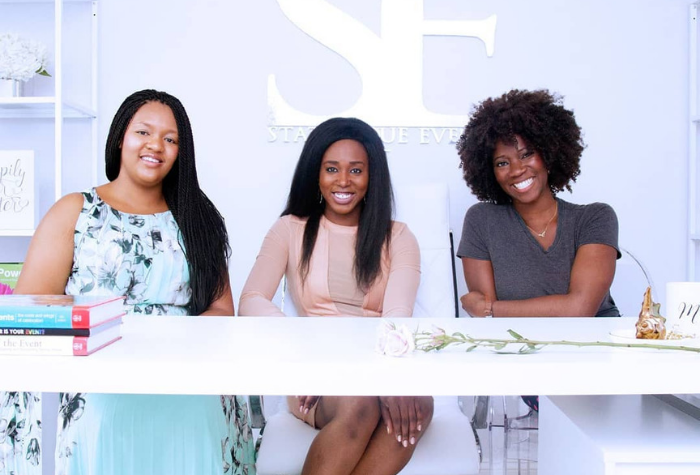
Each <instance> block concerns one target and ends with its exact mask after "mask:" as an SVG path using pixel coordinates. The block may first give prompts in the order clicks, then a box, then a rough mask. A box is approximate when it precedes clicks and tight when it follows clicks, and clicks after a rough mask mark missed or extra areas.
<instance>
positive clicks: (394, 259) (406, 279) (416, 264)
mask: <svg viewBox="0 0 700 475" xmlns="http://www.w3.org/2000/svg"><path fill="white" fill-rule="evenodd" d="M398 225H401V226H402V229H400V230H399V231H398V232H397V233H395V234H394V235H393V236H392V237H391V249H390V252H391V265H390V267H389V279H388V280H387V284H386V290H385V291H384V305H383V311H382V317H410V316H412V315H413V305H414V304H415V303H416V292H417V291H418V284H419V283H420V249H419V248H418V241H417V240H416V237H415V236H414V235H413V233H412V232H411V231H410V230H409V229H408V226H406V225H405V224H403V223H395V224H394V226H398Z"/></svg>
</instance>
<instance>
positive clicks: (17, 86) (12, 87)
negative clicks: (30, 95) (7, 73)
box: [0, 78, 24, 97]
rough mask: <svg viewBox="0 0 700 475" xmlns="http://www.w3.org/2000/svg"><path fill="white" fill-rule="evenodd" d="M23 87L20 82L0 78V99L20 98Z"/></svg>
mask: <svg viewBox="0 0 700 475" xmlns="http://www.w3.org/2000/svg"><path fill="white" fill-rule="evenodd" d="M23 86H24V83H23V82H22V81H18V80H16V79H4V78H0V97H22V88H23Z"/></svg>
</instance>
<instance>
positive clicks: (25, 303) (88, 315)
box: [0, 295, 124, 329]
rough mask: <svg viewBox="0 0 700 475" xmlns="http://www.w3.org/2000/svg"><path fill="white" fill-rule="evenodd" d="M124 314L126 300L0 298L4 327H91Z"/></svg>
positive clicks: (101, 298) (0, 325)
mask: <svg viewBox="0 0 700 475" xmlns="http://www.w3.org/2000/svg"><path fill="white" fill-rule="evenodd" d="M123 313H124V297H121V296H120V297H99V296H91V295H75V296H73V295H0V328H82V329H85V328H91V327H94V326H97V325H99V324H100V323H102V322H104V321H106V320H109V319H110V318H114V317H115V316H117V315H121V314H123Z"/></svg>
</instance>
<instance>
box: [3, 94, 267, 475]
mask: <svg viewBox="0 0 700 475" xmlns="http://www.w3.org/2000/svg"><path fill="white" fill-rule="evenodd" d="M105 162H106V174H107V178H108V179H109V180H110V182H109V183H107V184H104V185H102V186H98V187H96V188H92V189H90V190H87V191H85V192H83V193H73V194H69V195H67V196H65V197H63V198H62V199H61V200H59V201H58V202H57V203H56V204H55V205H54V206H53V207H52V208H51V210H49V212H48V213H47V214H46V216H45V217H44V219H43V220H42V221H41V223H40V225H39V227H38V229H37V231H36V233H35V235H34V237H33V239H32V242H31V245H30V247H29V252H28V253H27V258H26V262H25V264H24V267H23V269H22V273H21V276H20V279H19V282H18V284H17V288H16V293H24V294H67V295H100V296H112V295H119V296H125V297H126V299H125V306H124V311H125V312H127V314H130V315H141V316H144V318H145V316H147V315H233V314H234V308H233V298H232V296H231V288H230V285H229V277H228V263H227V261H228V255H229V247H228V235H227V232H226V227H225V225H224V220H223V218H222V216H221V215H220V214H219V212H218V211H217V209H216V207H215V206H214V204H213V203H212V202H211V201H210V200H209V198H207V196H206V195H205V194H204V192H203V191H202V189H201V188H200V186H199V182H198V180H197V170H196V166H195V153H194V140H193V137H192V128H191V126H190V121H189V118H188V117H187V113H186V112H185V109H184V107H183V106H182V104H181V102H180V101H179V100H178V99H177V98H175V97H173V96H171V95H170V94H167V93H165V92H159V91H154V90H143V91H139V92H136V93H134V94H132V95H130V96H129V97H127V98H126V100H125V101H124V102H123V103H122V105H121V106H120V107H119V110H118V111H117V113H116V115H115V117H114V120H113V121H112V125H111V127H110V130H109V135H108V137H107V146H106V151H105ZM60 398H61V403H60V408H59V421H58V441H57V451H56V457H57V458H56V465H57V473H58V474H97V475H112V474H114V475H117V474H125V473H129V474H183V475H185V474H191V473H197V474H211V475H220V474H248V475H251V474H254V473H255V467H254V464H253V456H254V455H253V448H252V434H251V431H250V428H249V426H248V423H247V419H246V412H247V411H246V407H245V402H244V401H243V400H242V399H241V398H239V397H237V396H160V395H115V394H85V393H62V394H61V396H60Z"/></svg>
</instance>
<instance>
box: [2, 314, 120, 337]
mask: <svg viewBox="0 0 700 475" xmlns="http://www.w3.org/2000/svg"><path fill="white" fill-rule="evenodd" d="M123 316H124V315H117V316H116V317H114V318H110V319H109V320H107V321H105V322H102V323H100V324H99V325H97V326H94V327H92V328H15V327H10V328H0V336H8V335H9V336H25V335H27V336H29V335H33V336H41V335H45V336H90V335H95V334H97V333H100V332H101V331H103V330H106V329H108V328H111V327H113V326H114V325H120V324H121V323H122V317H123Z"/></svg>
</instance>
